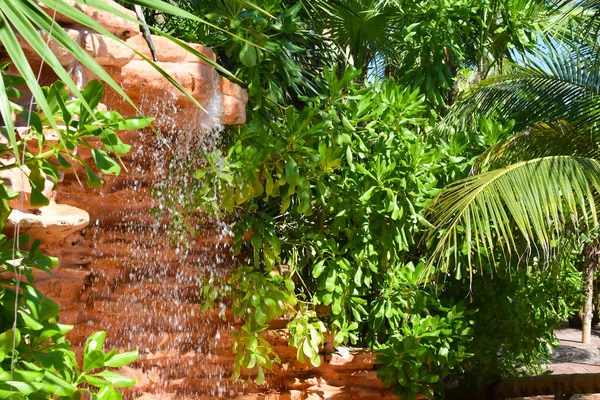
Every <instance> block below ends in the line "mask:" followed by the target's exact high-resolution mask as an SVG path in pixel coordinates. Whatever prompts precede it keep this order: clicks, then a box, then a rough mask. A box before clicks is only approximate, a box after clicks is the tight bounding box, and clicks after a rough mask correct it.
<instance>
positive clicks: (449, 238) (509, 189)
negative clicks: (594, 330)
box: [430, 39, 600, 340]
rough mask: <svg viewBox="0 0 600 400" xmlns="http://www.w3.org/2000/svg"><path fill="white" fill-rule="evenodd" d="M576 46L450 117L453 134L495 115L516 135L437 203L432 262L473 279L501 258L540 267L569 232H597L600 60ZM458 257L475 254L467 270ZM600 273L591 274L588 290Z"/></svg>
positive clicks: (556, 51)
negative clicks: (510, 122)
mask: <svg viewBox="0 0 600 400" xmlns="http://www.w3.org/2000/svg"><path fill="white" fill-rule="evenodd" d="M580 43H585V44H587V45H586V46H585V47H583V51H581V50H580V49H578V48H575V49H574V48H572V47H571V45H570V44H569V45H562V46H558V45H553V44H551V43H549V44H548V46H547V47H546V50H550V51H549V52H547V53H546V54H537V56H536V57H535V58H533V57H530V58H526V59H525V63H524V64H521V65H511V66H510V67H508V68H507V69H506V72H505V74H502V75H498V76H495V77H491V78H489V79H487V80H485V81H483V82H482V83H481V84H480V85H478V86H476V87H475V88H474V89H472V90H471V91H470V92H469V93H467V94H466V96H465V97H464V98H463V99H461V100H460V101H459V102H458V103H457V106H456V107H455V109H454V110H453V111H452V112H451V113H450V115H449V117H448V120H447V121H448V122H447V125H446V126H448V125H449V126H451V127H452V129H465V128H467V127H468V124H469V120H470V119H471V118H473V116H475V115H495V116H496V118H498V119H500V120H508V119H512V120H513V121H515V130H516V132H517V133H516V134H515V135H512V136H510V137H508V138H506V139H505V140H504V141H502V142H500V143H498V144H496V145H494V146H492V147H490V148H489V149H488V150H487V151H486V152H485V153H483V154H482V155H481V156H480V157H479V159H478V160H477V161H476V162H475V166H474V168H473V175H472V176H470V177H469V178H467V179H465V180H461V181H457V182H455V183H453V184H452V185H451V186H450V187H449V188H448V189H446V190H445V191H444V192H442V194H440V196H439V197H438V199H437V202H436V204H435V205H434V207H433V210H434V213H435V217H434V224H435V225H436V229H435V230H434V231H433V232H432V234H431V236H430V238H431V239H432V242H435V244H434V250H433V255H432V258H431V261H430V262H431V265H440V266H441V269H443V270H446V269H447V268H448V267H451V268H467V269H468V270H469V271H470V273H471V274H472V271H473V267H475V266H479V265H483V264H487V265H489V263H488V262H487V261H485V262H482V258H490V257H491V256H492V255H493V254H494V252H498V251H502V252H504V253H505V254H506V256H507V257H511V256H512V257H515V258H520V259H522V260H523V261H524V262H523V264H526V263H529V262H531V261H533V260H536V259H537V260H540V261H541V264H543V263H544V261H548V260H551V259H552V258H553V257H555V256H557V254H558V251H560V248H557V246H556V244H557V243H559V240H560V239H561V238H562V237H563V236H564V234H565V232H569V231H573V230H576V231H577V230H582V231H588V232H589V229H591V228H596V227H597V225H598V221H597V211H596V207H597V204H596V202H597V194H598V187H599V186H598V184H599V183H600V181H599V178H600V175H599V173H600V169H599V168H598V167H599V166H600V164H599V160H598V107H599V105H600V103H599V100H600V97H599V96H598V87H597V79H596V77H597V76H598V73H599V71H598V57H597V51H596V49H597V48H596V46H595V44H594V43H590V42H584V41H582V40H581V39H580ZM590 245H591V246H592V247H594V246H595V245H594V243H591V244H590ZM590 251H591V250H590V249H588V253H590ZM459 253H465V254H468V255H469V257H468V261H467V263H466V264H463V265H459V262H457V261H456V260H458V257H459ZM590 254H591V253H590ZM471 255H472V256H471ZM594 259H595V258H594V257H591V258H590V260H594ZM499 267H500V268H502V266H499ZM596 268H597V267H596V266H595V265H594V266H593V268H591V269H590V268H588V270H589V271H590V272H589V273H588V274H586V287H589V288H591V287H592V280H593V275H594V270H595V269H596ZM589 308H590V307H586V311H585V312H584V314H585V315H586V324H585V325H586V326H587V328H586V329H584V340H589V326H590V323H591V310H588V309H589Z"/></svg>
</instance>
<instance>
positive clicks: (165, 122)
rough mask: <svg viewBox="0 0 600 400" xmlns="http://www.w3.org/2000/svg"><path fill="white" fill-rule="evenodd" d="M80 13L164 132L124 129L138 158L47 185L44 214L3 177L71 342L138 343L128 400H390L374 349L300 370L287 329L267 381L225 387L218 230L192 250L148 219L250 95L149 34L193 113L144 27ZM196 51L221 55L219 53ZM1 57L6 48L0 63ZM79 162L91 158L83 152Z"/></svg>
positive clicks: (227, 357)
mask: <svg viewBox="0 0 600 400" xmlns="http://www.w3.org/2000/svg"><path fill="white" fill-rule="evenodd" d="M69 1H70V2H71V3H73V4H75V1H72V0H69ZM105 1H107V2H108V1H109V0H105ZM111 4H113V3H111ZM113 5H114V4H113ZM76 7H78V9H80V10H81V11H82V12H84V13H85V14H87V15H89V16H91V17H92V18H94V19H95V20H96V21H98V22H100V23H101V24H102V25H103V26H104V27H105V28H106V29H108V30H109V31H110V32H112V33H113V34H114V35H116V36H118V37H120V38H122V39H124V40H126V44H125V45H124V44H121V43H118V42H116V41H114V40H113V39H110V38H108V37H106V36H103V35H101V34H99V33H97V32H93V31H90V30H88V29H87V28H83V27H81V26H77V25H76V24H74V23H73V22H72V21H70V20H69V19H68V18H66V17H64V16H58V21H60V23H61V25H62V26H64V27H65V28H66V29H67V32H68V33H69V35H70V36H71V37H72V38H73V39H74V40H76V41H77V42H78V43H79V44H80V45H81V46H82V48H84V49H85V50H86V52H87V53H88V54H90V55H91V56H92V57H93V58H94V59H95V60H96V61H97V62H98V63H99V64H100V65H102V66H103V67H104V68H106V70H107V71H108V72H109V74H110V75H111V77H112V78H113V79H115V80H116V81H117V82H118V84H119V85H121V86H122V87H123V89H124V90H125V92H126V93H127V94H128V96H129V97H130V98H131V100H132V101H133V103H134V104H135V106H136V107H137V109H138V110H140V111H141V112H142V113H144V114H146V115H152V116H156V117H157V122H156V126H157V128H158V129H159V130H160V132H161V133H162V134H163V135H164V138H160V139H159V138H158V137H157V136H156V135H155V134H154V133H153V132H152V131H150V130H146V131H142V132H127V133H123V134H122V135H121V138H122V139H123V140H124V141H125V142H127V143H129V144H131V145H132V151H131V152H130V153H129V154H126V155H125V156H123V157H122V160H121V161H122V163H123V172H122V173H121V175H120V176H117V177H115V176H104V177H103V179H104V180H105V184H104V185H103V186H102V187H100V188H98V189H88V188H85V187H82V186H81V184H80V182H79V179H78V177H77V175H76V172H77V171H67V172H66V173H65V174H64V177H63V179H62V181H61V182H60V183H59V184H58V186H57V190H56V191H55V190H54V189H53V188H52V185H50V186H47V187H46V195H47V197H49V198H51V199H52V201H51V203H50V205H49V206H46V207H41V208H35V207H32V206H31V205H30V204H29V203H28V199H27V196H28V193H30V192H31V188H30V187H28V184H27V183H26V182H27V180H26V179H25V176H24V175H23V173H22V172H19V171H14V170H12V171H4V172H3V173H2V174H0V177H2V179H4V181H5V182H6V183H7V184H9V185H10V186H11V187H12V188H13V189H15V190H17V191H18V192H20V193H22V196H23V199H22V200H19V201H18V202H17V203H14V204H13V205H15V206H16V207H17V208H18V209H19V210H20V211H14V212H13V215H11V219H10V221H12V222H9V225H8V228H9V229H8V230H10V227H11V226H12V225H10V224H11V223H12V224H14V223H16V222H17V221H20V222H19V223H20V227H21V231H22V232H23V231H28V232H30V233H32V235H33V236H34V237H38V238H41V239H42V240H43V241H44V244H43V246H44V247H45V248H46V250H47V251H48V252H49V253H50V254H51V255H53V256H57V257H58V258H59V260H60V264H59V266H58V267H57V268H56V269H55V270H54V273H53V276H51V277H50V276H40V277H39V278H38V287H39V288H40V289H41V290H43V291H44V292H45V293H46V294H47V295H49V296H50V297H52V298H53V299H55V300H56V301H58V302H59V303H60V304H61V307H62V312H61V322H63V323H69V324H74V326H75V327H74V329H73V331H72V332H71V333H70V334H69V339H70V340H71V341H72V343H73V344H74V345H75V346H76V348H79V349H80V348H81V347H82V346H83V345H84V343H85V339H86V337H87V336H88V335H89V334H90V333H92V332H94V331H97V330H106V331H107V334H108V335H107V343H106V344H107V346H111V347H116V348H118V349H120V350H130V349H139V351H140V358H139V360H138V361H136V362H135V363H133V364H132V365H130V366H128V367H124V368H122V369H121V372H122V373H124V374H125V375H128V376H131V377H134V378H136V379H137V385H136V386H135V387H133V388H131V389H127V390H125V392H124V394H125V398H127V399H140V400H141V399H143V400H151V399H173V400H175V399H177V400H182V399H190V400H191V399H214V398H242V399H273V400H274V399H282V400H283V399H322V398H335V399H338V400H340V399H358V398H360V399H392V398H395V397H394V396H393V395H392V394H391V393H390V392H389V391H386V390H385V388H384V387H383V384H382V383H381V381H379V380H378V379H377V376H376V375H377V374H376V365H375V362H374V357H373V354H371V353H369V352H366V351H363V350H360V349H348V348H342V349H337V350H334V349H329V348H327V349H323V352H322V355H321V358H322V361H323V362H322V365H321V366H320V367H318V368H315V367H313V366H312V365H310V364H302V363H299V362H298V361H297V360H296V358H295V354H296V350H295V349H294V348H291V347H289V346H288V344H287V336H286V335H287V333H286V331H285V329H281V326H283V325H284V324H281V321H278V324H274V325H273V329H271V330H269V331H267V332H266V333H265V337H266V338H267V339H268V340H269V341H270V342H271V343H272V345H273V347H274V349H275V351H276V352H277V353H278V354H279V356H280V358H281V360H282V363H281V364H280V365H277V366H275V368H274V370H273V371H272V372H268V373H267V382H266V384H265V385H262V386H257V385H255V384H253V383H251V382H250V383H247V382H244V381H240V382H236V381H233V380H231V379H230V376H231V373H232V371H233V364H234V360H235V356H234V354H233V353H232V350H231V345H232V339H231V333H232V332H233V330H235V329H236V328H237V327H238V326H239V325H240V324H241V321H240V320H236V319H234V318H232V317H231V315H230V313H229V311H228V310H227V309H223V310H217V311H212V312H202V311H201V304H200V299H199V289H200V284H199V282H198V277H199V276H202V275H205V274H208V273H209V272H211V271H212V272H216V273H219V274H227V273H228V271H229V270H230V269H231V268H232V266H233V265H234V260H233V259H232V256H231V251H230V248H229V238H228V236H227V231H226V229H224V224H223V223H221V222H219V221H213V222H211V223H206V224H204V225H203V226H201V227H199V228H198V235H197V236H196V237H195V239H194V240H193V241H192V242H191V243H190V244H189V246H185V245H184V244H183V243H182V242H181V241H180V240H173V239H174V238H172V237H171V234H170V233H169V229H168V224H169V221H168V220H165V219H163V218H160V217H159V218H156V217H153V216H151V213H150V211H151V210H152V209H153V208H160V207H161V205H162V198H163V196H164V195H165V194H166V193H167V192H169V191H171V192H172V191H175V195H177V194H178V193H177V190H180V191H181V192H180V193H183V192H184V191H185V190H186V182H187V181H188V180H189V179H191V178H190V177H189V176H187V175H186V172H185V170H190V169H191V168H190V164H188V161H189V159H190V158H191V159H192V160H193V159H194V157H193V155H194V153H195V152H198V151H199V148H198V146H200V145H202V144H203V143H204V142H205V140H207V139H206V138H205V136H206V137H210V136H211V135H208V133H209V132H213V133H214V132H215V131H218V129H220V128H221V124H225V125H232V124H242V123H244V122H245V104H246V102H247V100H248V97H247V94H246V92H245V90H243V89H242V88H240V87H239V86H238V85H236V84H234V83H232V82H230V81H228V80H227V79H225V78H222V77H219V76H218V75H217V74H216V72H215V70H214V69H213V68H212V67H211V66H210V65H209V64H207V63H206V62H204V61H203V60H201V59H199V58H198V57H196V56H194V55H192V54H190V53H188V52H186V51H184V50H183V49H181V48H180V47H179V46H176V45H174V44H173V43H171V42H170V41H167V40H166V39H164V38H161V37H156V36H155V37H153V40H154V44H155V46H156V48H157V54H158V61H157V65H158V66H159V67H161V68H162V69H163V70H164V71H166V72H167V73H168V74H170V75H171V76H172V77H173V78H174V79H175V80H176V81H177V82H178V83H179V84H180V85H181V86H182V87H184V88H185V89H186V90H188V91H189V92H190V93H191V95H192V96H193V97H194V99H195V100H196V101H197V102H198V103H200V104H201V105H202V107H203V108H204V109H199V108H198V107H196V105H195V104H194V103H193V102H192V101H190V100H189V99H187V98H186V97H185V96H184V95H182V94H181V92H179V91H178V90H177V89H175V88H173V85H172V84H171V83H170V82H168V81H167V80H166V79H165V78H163V77H162V75H160V73H158V72H157V71H156V69H154V68H153V67H151V66H149V64H148V63H147V62H146V61H144V59H143V57H142V56H145V57H149V56H150V53H149V50H148V48H147V45H146V43H145V41H144V40H143V38H142V37H141V35H140V34H139V28H138V27H137V25H136V24H134V23H131V21H127V20H123V19H120V18H115V17H114V16H110V15H107V14H105V13H102V12H99V11H97V10H94V9H92V8H90V7H87V6H85V5H81V4H79V3H77V5H76ZM47 12H48V13H50V14H51V13H52V12H51V10H47ZM123 12H125V13H129V15H130V16H133V14H132V13H131V12H130V11H128V10H125V9H123ZM49 44H50V47H51V48H52V51H53V52H54V53H55V54H56V55H57V57H58V59H59V60H60V62H61V63H62V64H63V65H65V66H66V67H67V68H69V69H70V70H71V72H72V74H73V75H74V76H75V77H76V78H77V79H79V80H80V81H81V83H85V81H86V80H88V79H91V78H93V77H94V76H93V74H91V73H90V72H89V71H87V70H85V68H82V67H81V66H79V65H77V64H76V63H75V62H74V60H73V59H72V57H71V56H70V55H69V54H68V53H67V52H64V51H63V50H62V49H61V48H60V46H58V45H56V44H55V43H52V40H50V41H49ZM22 45H23V48H24V50H25V51H26V54H27V55H28V57H29V59H30V61H31V63H32V65H34V66H35V65H39V62H40V60H39V57H38V56H37V55H36V54H35V53H34V52H33V50H31V49H30V48H28V45H27V43H25V42H22ZM191 46H192V47H193V48H194V49H196V50H197V51H198V52H200V53H202V54H204V55H205V56H206V57H208V58H209V59H212V60H215V55H214V53H213V52H212V50H210V49H208V48H205V47H203V46H200V45H195V44H194V45H191ZM1 55H2V54H1V48H0V61H1ZM52 79H55V76H54V75H53V74H52V73H51V72H49V71H46V70H45V69H44V76H43V81H44V82H46V83H49V82H50V81H52ZM103 103H104V104H105V106H106V107H107V108H108V109H115V110H116V111H118V112H120V113H122V114H124V115H135V114H136V113H137V112H138V110H136V107H133V106H131V105H130V104H128V103H127V102H125V101H123V100H122V99H121V98H120V97H119V96H118V95H117V94H116V93H114V92H113V91H111V90H107V93H106V94H105V97H104V99H103ZM50 134H51V133H49V135H48V137H50V136H51V135H50ZM80 156H81V157H82V158H83V159H84V160H89V158H90V155H89V154H86V153H85V152H83V153H81V154H80ZM182 164H183V166H185V167H186V168H185V169H181V167H182ZM191 165H193V161H192V164H191ZM189 173H193V171H189ZM175 239H176V238H175ZM173 242H175V243H176V244H175V245H174V244H173ZM250 373H252V371H251V372H250Z"/></svg>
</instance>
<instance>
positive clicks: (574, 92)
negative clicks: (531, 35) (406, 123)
mask: <svg viewBox="0 0 600 400" xmlns="http://www.w3.org/2000/svg"><path fill="white" fill-rule="evenodd" d="M549 50H552V49H548V48H547V49H546V51H545V53H544V54H542V53H536V54H535V55H531V56H529V57H528V58H527V59H526V60H525V62H526V65H516V64H509V65H508V66H507V68H506V73H504V74H502V75H499V76H494V77H491V78H488V79H486V80H484V81H482V82H481V83H480V84H479V85H477V86H476V87H474V88H473V89H472V90H470V91H469V92H467V93H466V94H465V95H464V96H462V97H461V98H459V100H458V101H457V103H456V104H455V106H454V107H453V109H452V110H451V112H450V113H449V115H448V116H447V118H446V119H445V121H444V124H443V125H442V126H441V128H442V129H444V128H448V127H453V128H455V129H459V130H463V129H466V128H467V127H468V125H469V124H470V123H471V122H472V121H474V120H476V119H477V118H478V116H481V115H484V116H488V117H491V116H493V117H495V118H497V119H498V120H500V121H508V120H511V119H514V120H515V130H516V131H522V130H524V129H525V128H526V127H527V126H529V125H531V124H533V123H536V122H540V121H545V122H552V121H557V120H566V121H569V123H571V124H572V125H573V126H574V127H575V129H585V128H592V127H594V126H597V124H598V123H599V122H600V68H599V64H598V60H599V59H598V57H597V53H594V54H582V53H581V52H579V51H578V50H577V49H573V48H562V49H554V50H553V51H549Z"/></svg>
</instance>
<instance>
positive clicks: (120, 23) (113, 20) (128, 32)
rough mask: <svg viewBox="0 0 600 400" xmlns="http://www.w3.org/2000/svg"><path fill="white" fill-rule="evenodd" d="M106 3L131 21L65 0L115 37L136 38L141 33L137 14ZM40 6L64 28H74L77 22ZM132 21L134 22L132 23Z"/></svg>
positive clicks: (117, 5) (74, 0) (72, 0)
mask: <svg viewBox="0 0 600 400" xmlns="http://www.w3.org/2000/svg"><path fill="white" fill-rule="evenodd" d="M102 1H103V2H104V3H106V4H108V5H109V6H111V7H112V8H116V9H117V10H118V11H119V12H121V13H123V14H125V15H127V16H129V18H130V19H125V18H121V17H117V16H115V15H114V14H112V13H108V12H105V11H101V10H99V9H96V8H94V7H90V6H87V5H85V4H82V3H80V2H78V1H77V0H65V2H66V3H67V4H69V5H71V6H73V7H75V8H76V9H77V10H79V11H81V12H82V13H83V14H85V15H87V16H88V17H90V18H91V19H93V20H94V21H96V22H97V23H99V24H100V25H102V26H103V27H104V28H105V29H106V30H108V31H109V32H110V33H112V34H114V35H115V36H118V37H120V38H121V39H125V38H128V37H131V36H135V35H137V34H138V33H140V26H139V24H137V23H136V22H135V20H137V17H136V15H135V12H133V11H131V10H128V9H127V8H125V7H123V6H121V5H119V4H117V3H115V2H114V1H111V0H102ZM38 5H39V6H40V7H41V8H42V9H43V10H44V11H46V13H48V15H50V16H51V17H52V16H54V17H55V18H56V21H57V22H59V23H60V24H61V25H63V26H74V25H76V24H75V22H74V21H73V20H72V19H71V18H69V17H67V16H65V15H62V14H60V13H55V12H54V10H52V9H50V8H48V7H46V6H45V5H43V4H41V3H39V2H38ZM131 19H132V20H133V21H131Z"/></svg>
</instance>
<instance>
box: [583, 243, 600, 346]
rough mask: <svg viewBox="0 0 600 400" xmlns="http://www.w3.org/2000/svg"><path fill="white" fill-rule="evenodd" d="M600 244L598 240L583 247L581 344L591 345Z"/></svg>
mask: <svg viewBox="0 0 600 400" xmlns="http://www.w3.org/2000/svg"><path fill="white" fill-rule="evenodd" d="M599 253H600V242H599V241H598V239H595V240H594V241H592V242H590V243H586V244H585V245H584V246H583V256H584V257H585V258H584V265H583V295H584V296H585V303H584V305H583V311H582V312H581V322H582V327H581V343H590V338H591V334H592V316H593V300H594V274H595V272H596V270H597V269H598V259H599V257H598V256H599Z"/></svg>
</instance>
